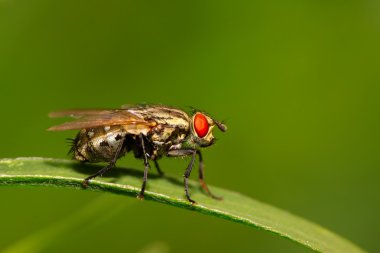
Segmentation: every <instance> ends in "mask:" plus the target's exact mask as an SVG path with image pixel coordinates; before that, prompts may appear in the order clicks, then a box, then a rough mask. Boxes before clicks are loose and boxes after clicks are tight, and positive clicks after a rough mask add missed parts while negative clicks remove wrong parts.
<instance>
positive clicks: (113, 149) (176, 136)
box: [49, 105, 227, 203]
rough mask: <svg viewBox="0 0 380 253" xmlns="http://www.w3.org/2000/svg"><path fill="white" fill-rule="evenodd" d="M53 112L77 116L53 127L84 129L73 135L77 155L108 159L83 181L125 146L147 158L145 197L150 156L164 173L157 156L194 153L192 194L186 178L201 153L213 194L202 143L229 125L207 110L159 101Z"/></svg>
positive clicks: (88, 159)
mask: <svg viewBox="0 0 380 253" xmlns="http://www.w3.org/2000/svg"><path fill="white" fill-rule="evenodd" d="M50 116H51V117H65V116H71V117H74V118H77V119H76V120H74V121H71V122H66V123H64V124H62V125H59V126H54V127H51V128H49V130H51V131H61V130H73V129H77V130H80V132H79V133H78V135H77V137H76V138H75V139H74V141H73V146H72V148H71V152H72V153H73V156H74V159H76V160H79V161H82V162H90V163H95V162H107V163H108V165H107V166H105V167H104V168H103V169H101V170H100V171H98V172H97V173H95V174H94V175H91V176H89V177H88V178H86V179H85V180H84V181H83V184H84V185H85V186H87V185H88V184H89V181H90V180H91V179H93V178H95V177H97V176H100V175H102V174H104V173H106V172H107V171H108V170H110V169H111V168H113V167H114V166H115V164H116V161H117V160H118V159H119V158H120V157H122V156H123V155H125V153H127V152H131V151H132V152H133V153H134V155H135V157H137V158H141V159H143V161H144V165H145V169H144V178H143V184H142V187H141V191H140V194H139V196H140V197H141V198H142V197H144V191H145V186H146V182H147V176H148V169H149V166H150V165H149V161H150V160H151V161H154V163H155V165H156V168H157V170H158V172H159V173H160V174H162V172H161V170H160V168H159V166H158V162H157V160H158V159H159V158H161V157H162V156H169V157H176V156H191V161H190V163H189V165H188V167H187V169H186V171H185V174H184V185H185V194H186V197H187V199H188V200H189V201H190V202H192V203H195V202H194V200H192V199H191V198H190V195H189V191H188V178H189V176H190V173H191V170H192V168H193V165H194V162H195V159H196V156H197V155H198V157H199V180H200V182H201V185H202V187H203V188H204V190H205V191H206V192H207V193H208V194H209V195H210V196H211V197H213V198H218V197H216V196H214V195H213V194H212V193H211V192H210V191H209V189H208V187H207V185H206V184H205V182H204V180H203V160H202V155H201V148H203V147H207V146H210V145H212V144H213V143H214V137H213V135H212V129H213V128H214V127H215V126H217V127H218V128H219V129H220V130H221V131H223V132H225V131H226V130H227V127H226V126H225V125H224V124H222V123H221V122H219V121H217V120H215V119H213V118H211V117H210V116H209V115H207V114H205V113H204V112H200V111H194V112H193V114H192V115H191V116H189V115H188V114H187V113H185V112H184V111H182V110H179V109H175V108H171V107H167V106H159V105H141V106H135V107H133V106H123V107H122V108H121V109H115V110H68V111H62V112H55V113H52V114H50Z"/></svg>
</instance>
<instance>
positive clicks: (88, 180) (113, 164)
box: [82, 137, 125, 187]
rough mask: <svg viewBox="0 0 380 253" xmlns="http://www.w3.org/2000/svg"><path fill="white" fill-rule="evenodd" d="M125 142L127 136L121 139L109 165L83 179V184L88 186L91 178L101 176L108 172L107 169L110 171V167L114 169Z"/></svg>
mask: <svg viewBox="0 0 380 253" xmlns="http://www.w3.org/2000/svg"><path fill="white" fill-rule="evenodd" d="M124 142H125V137H124V138H123V139H121V140H120V143H119V146H118V147H117V149H116V152H115V155H114V157H113V158H112V160H111V161H110V162H109V163H108V165H107V166H106V167H104V168H103V169H101V170H99V171H98V172H96V173H95V174H93V175H91V176H89V177H88V178H86V179H85V180H83V183H82V184H83V186H84V187H87V186H88V184H89V183H90V180H91V179H93V178H96V177H97V176H101V175H103V174H104V173H106V172H107V171H109V170H110V169H112V168H113V167H115V164H116V161H117V159H118V158H119V156H120V154H121V151H122V150H123V148H124V144H125V143H124Z"/></svg>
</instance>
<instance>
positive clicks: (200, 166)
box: [197, 150, 223, 200]
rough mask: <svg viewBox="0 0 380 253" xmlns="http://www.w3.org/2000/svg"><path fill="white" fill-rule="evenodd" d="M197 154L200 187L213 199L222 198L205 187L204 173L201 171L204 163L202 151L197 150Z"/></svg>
mask: <svg viewBox="0 0 380 253" xmlns="http://www.w3.org/2000/svg"><path fill="white" fill-rule="evenodd" d="M197 154H198V157H199V174H198V175H199V181H200V183H201V186H202V188H203V189H204V190H205V191H206V192H207V194H208V195H209V196H210V197H212V198H213V199H218V200H222V199H223V198H222V197H218V196H215V195H214V194H212V193H211V191H210V190H209V189H208V187H207V184H206V183H205V181H204V175H203V171H204V165H203V157H202V153H201V151H199V150H198V151H197Z"/></svg>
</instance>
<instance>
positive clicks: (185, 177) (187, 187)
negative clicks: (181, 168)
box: [183, 150, 197, 204]
mask: <svg viewBox="0 0 380 253" xmlns="http://www.w3.org/2000/svg"><path fill="white" fill-rule="evenodd" d="M196 155H197V152H196V151H195V150H194V151H193V155H192V156H191V161H190V163H189V166H187V169H186V171H185V174H184V175H183V177H184V183H185V194H186V198H187V200H188V201H190V202H191V203H192V204H195V201H194V200H192V199H191V198H190V195H189V182H188V181H189V177H190V173H191V170H192V169H193V166H194V161H195V156H196Z"/></svg>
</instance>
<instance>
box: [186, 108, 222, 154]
mask: <svg viewBox="0 0 380 253" xmlns="http://www.w3.org/2000/svg"><path fill="white" fill-rule="evenodd" d="M215 126H216V127H218V128H219V130H221V131H222V132H225V131H227V126H226V125H224V124H223V123H221V122H220V121H217V120H215V119H213V118H211V117H210V116H208V115H207V114H204V113H202V112H195V113H194V114H193V116H192V117H191V119H190V131H191V133H190V138H189V139H188V140H187V143H188V144H189V145H190V146H192V147H193V148H200V147H208V146H210V145H212V144H213V143H214V140H215V138H214V136H213V134H212V130H213V128H214V127H215Z"/></svg>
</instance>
